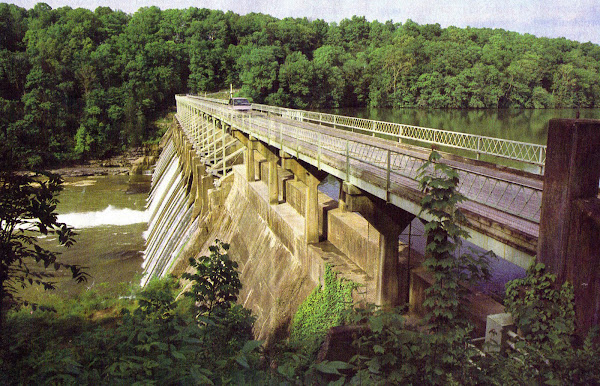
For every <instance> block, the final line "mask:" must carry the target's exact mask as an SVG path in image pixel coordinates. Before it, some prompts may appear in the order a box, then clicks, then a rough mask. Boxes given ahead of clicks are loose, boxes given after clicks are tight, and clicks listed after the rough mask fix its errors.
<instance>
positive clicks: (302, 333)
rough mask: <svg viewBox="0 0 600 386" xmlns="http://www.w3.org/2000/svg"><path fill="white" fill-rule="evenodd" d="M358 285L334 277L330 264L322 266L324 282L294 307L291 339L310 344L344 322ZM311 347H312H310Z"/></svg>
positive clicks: (318, 340) (335, 275) (319, 339)
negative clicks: (296, 308) (323, 267)
mask: <svg viewBox="0 0 600 386" xmlns="http://www.w3.org/2000/svg"><path fill="white" fill-rule="evenodd" d="M357 287H358V284H356V283H354V282H352V281H350V280H345V279H338V278H337V274H336V273H335V272H333V269H332V268H331V266H330V265H326V266H325V278H324V284H323V285H322V286H321V285H319V286H318V287H317V288H315V290H314V291H313V292H312V293H311V294H310V295H309V296H308V297H307V298H306V300H305V301H304V302H303V303H302V304H301V305H300V307H298V311H297V312H296V314H295V315H294V318H293V320H292V329H291V334H290V340H291V342H297V343H303V344H308V345H309V346H312V345H313V344H315V342H320V341H321V340H322V339H323V338H324V337H325V334H327V331H328V330H329V329H330V328H331V327H335V326H339V325H341V324H343V323H344V321H345V320H346V317H347V311H348V310H350V309H351V308H352V291H353V290H354V289H355V288H357ZM313 347H314V346H313Z"/></svg>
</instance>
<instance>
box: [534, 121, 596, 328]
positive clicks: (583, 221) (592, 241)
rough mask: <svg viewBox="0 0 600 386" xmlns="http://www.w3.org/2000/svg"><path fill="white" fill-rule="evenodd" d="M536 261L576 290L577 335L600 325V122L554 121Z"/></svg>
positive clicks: (547, 160) (551, 123)
mask: <svg viewBox="0 0 600 386" xmlns="http://www.w3.org/2000/svg"><path fill="white" fill-rule="evenodd" d="M545 169H546V170H545V174H544V193H543V196H542V211H541V217H540V235H539V241H538V257H537V259H538V261H540V262H542V263H544V264H546V267H547V268H548V269H549V270H550V271H551V272H553V273H554V274H556V275H557V277H558V281H559V282H564V281H565V280H568V281H569V282H571V283H572V284H573V287H574V291H575V314H576V324H577V330H578V331H579V332H580V333H586V332H587V331H588V330H589V329H590V328H591V327H593V326H598V325H600V199H599V198H598V180H599V179H600V120H586V119H552V120H550V124H549V130H548V147H547V158H546V167H545Z"/></svg>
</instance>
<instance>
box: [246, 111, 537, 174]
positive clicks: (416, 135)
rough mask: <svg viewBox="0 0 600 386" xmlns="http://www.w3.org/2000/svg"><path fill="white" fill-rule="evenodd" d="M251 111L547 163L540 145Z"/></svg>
mask: <svg viewBox="0 0 600 386" xmlns="http://www.w3.org/2000/svg"><path fill="white" fill-rule="evenodd" d="M252 108H253V109H254V110H256V111H261V112H265V113H270V114H276V115H279V116H282V117H284V118H289V119H295V120H299V121H307V122H313V123H318V124H325V125H329V126H333V127H344V128H347V129H351V130H353V131H358V132H363V133H367V134H369V135H383V136H387V137H392V138H396V139H397V140H398V141H401V140H412V141H416V142H421V143H427V144H433V145H440V146H446V147H449V148H453V149H460V150H466V151H468V152H471V153H475V154H476V157H477V158H479V156H480V155H489V156H494V157H500V158H504V159H508V160H511V161H516V162H520V163H525V164H531V165H535V166H537V167H538V169H539V171H540V172H541V171H542V170H543V167H544V163H545V162H546V146H544V145H539V144H533V143H526V142H519V141H511V140H508V139H501V138H493V137H486V136H482V135H475V134H467V133H459V132H454V131H447V130H438V129H430V128H425V127H419V126H411V125H404V124H399V123H392V122H382V121H373V120H369V119H363V118H354V117H346V116H340V115H333V114H326V113H318V112H312V111H303V110H294V109H286V108H282V107H276V106H268V105H261V104H256V103H255V104H253V105H252Z"/></svg>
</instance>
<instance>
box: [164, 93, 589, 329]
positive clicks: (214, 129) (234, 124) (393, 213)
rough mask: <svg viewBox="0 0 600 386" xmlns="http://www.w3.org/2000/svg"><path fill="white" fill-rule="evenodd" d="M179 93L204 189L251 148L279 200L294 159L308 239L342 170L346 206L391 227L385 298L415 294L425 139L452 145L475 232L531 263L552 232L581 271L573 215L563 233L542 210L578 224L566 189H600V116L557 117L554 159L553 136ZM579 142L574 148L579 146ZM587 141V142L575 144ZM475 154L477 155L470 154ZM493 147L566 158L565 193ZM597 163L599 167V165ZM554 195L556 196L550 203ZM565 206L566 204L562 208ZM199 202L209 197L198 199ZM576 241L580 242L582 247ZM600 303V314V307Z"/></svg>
mask: <svg viewBox="0 0 600 386" xmlns="http://www.w3.org/2000/svg"><path fill="white" fill-rule="evenodd" d="M176 102H177V119H178V121H179V124H180V126H181V128H182V129H183V130H182V132H181V134H179V135H180V137H181V138H179V139H176V140H177V141H179V142H181V143H183V142H185V143H186V145H185V146H184V147H185V148H186V151H185V154H184V155H183V157H184V158H187V159H188V160H189V164H190V165H192V164H194V163H193V162H192V160H196V161H200V163H201V164H202V166H201V167H200V168H198V169H197V170H192V171H191V172H192V173H193V174H194V175H195V178H194V181H197V182H194V184H196V186H197V187H198V189H200V187H201V186H204V187H203V189H207V187H206V183H203V182H202V180H203V177H202V176H206V177H210V179H209V181H210V182H211V183H214V184H215V185H218V184H219V180H220V179H222V178H224V177H225V176H227V175H228V174H229V173H230V172H231V170H232V167H233V166H234V165H235V164H239V163H240V162H239V160H240V158H241V155H242V153H243V154H244V159H245V164H246V177H247V179H248V181H254V180H255V178H256V173H257V169H256V164H257V161H256V160H255V158H256V157H260V158H263V159H264V161H265V162H264V163H262V167H261V166H259V169H258V171H259V173H260V171H261V170H262V168H263V167H264V168H265V172H266V174H267V180H268V186H269V198H270V199H269V201H270V203H271V204H272V205H276V204H278V203H279V197H280V189H282V188H281V187H282V186H285V184H283V185H282V184H281V176H280V175H278V173H279V171H278V170H282V169H285V170H289V171H292V172H293V174H294V178H295V179H297V180H300V181H301V182H303V183H304V184H305V185H306V201H305V204H304V206H303V215H304V218H305V238H306V242H307V243H314V242H318V241H319V233H320V232H319V229H318V224H319V221H318V217H319V213H318V212H319V208H318V202H317V186H318V184H319V183H320V181H321V180H322V179H323V178H324V177H325V176H326V175H327V174H329V175H332V176H334V177H336V178H338V179H339V180H341V181H342V187H341V191H340V201H339V206H340V208H341V209H342V210H343V211H350V212H358V213H360V214H361V215H362V216H363V217H364V218H365V219H367V221H369V223H370V224H371V225H372V226H373V227H374V228H375V229H377V231H379V233H380V235H381V236H380V242H379V244H380V245H379V260H378V263H377V264H378V267H377V276H378V277H377V298H378V301H379V303H380V304H395V303H398V300H399V298H400V299H402V298H405V297H406V296H407V294H406V293H403V291H402V289H399V283H398V279H397V277H398V275H399V274H400V272H401V271H402V270H403V269H408V268H407V267H402V266H400V264H399V263H398V236H399V234H400V233H401V232H402V230H403V229H404V228H405V227H406V226H407V225H408V223H409V222H410V221H411V220H412V219H413V218H414V216H420V217H421V218H422V219H423V220H429V218H427V216H426V215H424V214H422V213H420V211H421V208H420V205H419V203H420V200H421V198H422V197H423V193H422V192H421V191H420V189H419V183H418V181H417V175H418V170H419V168H420V167H421V166H422V165H423V164H424V163H425V162H426V160H427V158H428V156H429V154H430V149H428V148H426V147H424V145H426V146H432V145H433V146H436V147H438V148H440V149H442V150H444V152H443V153H442V155H443V159H442V161H441V162H444V163H446V164H447V165H449V166H451V167H452V168H454V169H455V170H456V171H457V172H458V174H459V176H460V186H459V191H460V192H461V193H462V194H463V195H464V196H465V197H466V198H467V200H466V201H465V202H463V203H461V204H460V209H461V210H462V212H463V213H464V214H465V216H466V218H467V220H468V224H464V225H463V226H464V227H465V229H466V230H467V231H468V232H469V233H470V235H471V239H470V240H469V241H471V242H472V243H474V244H475V245H478V246H480V247H481V248H484V249H486V250H492V251H493V252H494V253H496V254H497V255H498V256H500V257H502V258H504V259H506V260H508V261H511V262H513V263H515V264H517V265H519V266H521V267H524V268H526V267H528V266H529V265H530V264H531V262H532V261H533V260H534V256H536V254H537V253H538V240H544V246H542V249H543V250H546V249H548V250H551V253H552V254H553V256H555V255H556V256H560V257H546V258H545V259H546V261H547V262H548V263H549V264H550V265H551V266H553V267H555V268H556V271H555V272H558V273H559V276H561V275H562V276H561V277H563V278H565V277H569V278H570V280H571V281H573V280H574V279H573V278H572V276H573V274H572V273H571V274H569V273H568V272H569V270H568V269H566V268H565V264H566V263H565V261H566V252H560V251H566V250H567V249H568V248H567V247H566V245H567V244H568V242H567V241H568V238H569V231H568V229H567V228H568V226H567V225H564V226H562V228H560V229H559V231H558V233H557V232H555V231H554V230H552V231H547V232H540V229H546V228H548V227H544V226H542V228H540V219H544V218H548V219H551V220H549V221H542V224H546V223H547V224H550V223H553V224H558V223H560V224H568V223H569V222H570V221H571V219H570V217H569V216H571V212H572V211H571V208H572V205H571V204H565V203H563V202H562V201H565V200H566V202H570V201H569V200H571V201H572V200H573V199H578V198H586V199H591V200H597V199H598V198H597V195H598V180H599V178H600V175H598V174H600V159H598V158H599V157H598V154H600V151H599V150H600V145H598V144H600V136H599V134H596V133H597V132H600V130H598V122H597V121H585V120H581V121H571V120H553V121H551V124H550V132H551V133H557V134H556V137H557V138H556V139H551V138H549V141H548V143H549V145H548V147H549V148H551V147H552V146H554V147H558V146H560V147H561V152H562V153H561V155H560V157H561V158H560V160H556V157H555V160H554V161H551V160H550V159H549V162H548V163H547V162H546V151H547V149H546V147H545V146H542V145H536V144H528V143H523V142H517V141H509V140H503V139H497V138H490V137H484V136H477V135H471V134H465V133H455V132H449V131H443V130H435V129H427V128H421V127H414V126H408V125H401V124H394V123H388V122H378V121H371V120H365V119H359V118H350V117H343V116H336V115H331V114H323V113H316V112H308V111H301V110H293V109H285V108H279V107H273V106H265V105H257V104H253V105H252V111H251V112H241V111H235V110H232V109H230V108H229V107H228V106H227V105H226V104H225V101H223V100H215V99H210V98H201V97H195V96H184V95H178V96H176ZM573 122H575V123H573ZM579 123H581V124H579ZM565 125H571V126H573V127H574V128H575V129H574V130H571V131H572V133H573V134H569V135H572V136H573V138H575V139H574V140H572V141H571V140H570V139H569V138H566V137H565V136H566V135H567V134H558V133H563V132H565V127H564V126H565ZM566 131H568V130H566ZM583 131H585V132H586V133H587V134H586V137H585V138H586V139H585V140H582V138H583V137H582V136H581V135H582V134H581V133H582V132H583ZM588 132H589V133H588ZM567 136H568V135H567ZM596 137H599V138H596ZM588 140H589V141H590V142H588ZM577 141H579V142H577ZM594 141H595V142H594ZM551 143H553V145H551ZM593 143H595V144H596V145H593ZM419 145H420V146H419ZM569 146H572V147H573V149H571V148H568V149H567V147H569ZM582 146H583V147H585V151H581V152H579V150H577V151H575V150H574V149H575V148H577V149H580V148H582ZM586 146H587V147H586ZM594 146H596V147H594ZM573 152H575V153H577V152H579V155H580V156H583V157H585V158H583V159H584V160H585V161H582V160H580V159H579V158H577V157H571V156H569V154H572V153H573ZM457 153H460V155H459V154H457ZM584 153H585V154H586V155H587V156H586V155H584ZM468 154H471V155H472V157H471V158H468V157H466V156H465V155H468ZM590 154H591V156H590ZM481 156H484V157H488V159H489V157H493V158H495V159H501V160H508V161H509V162H510V163H511V164H512V165H514V164H520V165H522V166H521V167H522V168H523V169H530V170H531V169H535V170H537V171H539V172H543V171H544V168H546V180H548V175H549V171H550V170H549V169H548V167H552V168H554V169H556V170H559V169H560V170H559V171H558V172H556V173H558V174H557V175H560V176H559V177H556V178H554V179H552V181H551V184H550V185H549V186H550V189H551V190H552V191H553V195H554V196H555V197H553V198H552V199H547V198H545V196H544V197H543V190H544V178H543V177H542V176H541V175H540V174H537V173H532V172H526V171H522V170H518V169H515V168H511V167H506V166H500V165H497V164H494V163H490V162H484V161H482V160H480V159H479V158H480V157H481ZM586 163H587V164H586ZM278 165H280V166H278ZM594 165H596V166H595V170H596V171H591V172H589V171H590V170H592V169H594ZM565 168H570V169H569V170H573V171H577V170H585V171H586V173H579V175H578V176H575V177H573V176H571V174H569V173H567V174H566V175H565V176H566V177H565V176H563V175H562V174H564V171H565V170H564V169H565ZM578 168H579V169H578ZM554 169H553V170H554ZM590 173H591V175H590ZM550 174H551V173H550ZM575 174H577V173H575ZM584 174H585V175H584ZM565 178H566V179H565ZM577 179H579V180H581V181H583V180H585V181H588V180H589V181H594V180H595V182H593V183H586V184H585V185H586V188H585V189H583V190H582V189H579V188H576V189H575V190H576V191H577V192H575V191H573V192H574V193H573V194H571V193H572V192H571V190H572V189H570V186H571V185H573V184H575V185H577V186H578V187H579V186H580V185H582V184H583V183H581V184H580V183H579V182H577V181H576V180H577ZM546 184H548V181H546ZM546 189H548V187H546ZM561 189H562V191H561ZM584 190H585V192H584ZM563 191H566V192H567V193H564V192H563ZM284 197H285V195H284ZM557 200H558V201H560V200H562V201H561V202H558V201H557ZM543 201H544V202H546V201H548V203H546V204H544V205H543V204H542V202H543ZM578 205H579V206H578V207H581V208H584V209H581V210H579V212H581V213H583V212H585V213H590V211H591V212H594V211H597V202H596V201H590V202H586V203H585V204H581V203H580V204H578ZM557 208H562V209H558V212H557V210H556V209H557ZM199 211H201V209H198V210H196V212H199ZM557 213H558V214H557ZM590 216H591V217H590ZM584 217H585V216H584ZM588 217H589V218H591V219H592V222H594V221H595V224H596V225H595V226H594V227H592V228H593V232H597V229H598V220H597V219H598V218H600V216H597V215H596V214H595V212H594V214H593V215H588ZM588 217H586V218H588ZM581 221H582V223H585V224H587V222H586V221H588V220H585V219H583V218H582V220H581ZM586 226H587V225H586ZM593 232H592V233H593ZM597 234H598V233H595V234H592V236H590V237H588V238H589V240H588V242H589V243H592V244H593V243H597V242H598V237H596V236H594V235H597ZM561 243H562V244H561ZM573 245H574V244H573V243H571V248H572V247H573ZM590 245H591V244H590ZM544 248H545V249H544ZM588 249H590V251H593V250H594V249H593V248H592V247H589V248H588ZM559 250H560V251H559ZM597 250H598V248H596V251H597ZM559 252H560V253H559ZM590 253H591V252H590ZM594 253H597V252H594ZM549 254H550V252H548V253H546V255H549ZM557 254H558V255H557ZM540 256H541V254H540ZM539 259H540V258H539V257H538V260H539ZM588 260H590V259H588ZM542 261H544V260H542ZM589 264H592V266H593V267H597V265H598V262H597V259H595V260H594V259H591V260H590V261H589V262H588V265H589ZM593 264H596V265H593ZM592 266H590V268H593V267H592ZM571 270H572V269H571ZM596 271H597V270H596ZM565 275H566V276H565ZM590 280H591V281H590ZM599 281H600V279H598V278H597V277H595V276H594V277H590V278H589V280H588V279H585V280H583V281H581V284H582V285H583V284H585V286H583V287H585V289H586V291H589V290H591V289H590V286H592V287H593V288H594V289H593V291H595V292H594V293H597V292H599V290H600V282H599ZM592 282H593V283H592ZM596 288H597V289H596ZM592 298H593V299H595V298H594V297H592ZM594 307H595V308H594ZM594 307H592V308H594V309H600V301H598V304H596V305H595V306H594ZM594 312H595V315H596V316H595V318H596V319H597V318H598V310H596V311H594Z"/></svg>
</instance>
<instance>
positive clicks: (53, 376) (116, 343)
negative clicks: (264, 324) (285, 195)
mask: <svg viewBox="0 0 600 386" xmlns="http://www.w3.org/2000/svg"><path fill="white" fill-rule="evenodd" d="M175 287H176V282H174V281H173V279H172V278H168V279H161V280H158V279H154V280H152V281H151V282H150V283H149V285H148V286H147V287H146V288H143V289H141V290H140V291H139V292H137V302H136V301H134V300H127V299H122V300H121V303H120V304H122V305H124V306H125V307H126V308H123V310H122V312H121V313H118V312H117V311H116V308H115V307H114V306H113V307H112V308H104V309H102V310H99V311H98V310H96V311H94V310H87V311H84V310H81V311H80V312H81V313H76V314H73V313H72V307H69V306H65V307H57V308H58V309H59V312H58V314H53V315H50V314H49V313H46V312H39V311H38V312H36V313H32V314H30V313H24V312H20V313H14V314H12V315H11V317H10V318H9V319H8V321H7V325H6V329H4V330H2V331H1V332H0V333H1V334H2V336H3V337H4V338H7V337H10V339H6V340H5V341H6V342H9V343H8V344H7V345H5V346H3V347H2V348H0V354H1V355H0V383H1V384H3V385H12V384H48V383H49V384H56V383H60V384H232V383H233V384H248V383H249V384H259V383H262V382H261V379H262V378H264V373H263V372H261V371H260V370H259V369H258V364H259V357H258V353H257V350H258V348H259V347H260V345H261V342H257V341H253V340H251V326H252V322H253V319H252V318H251V317H249V313H248V312H240V311H241V307H240V308H237V307H232V308H231V309H230V310H229V311H228V312H227V313H225V314H224V315H223V316H222V318H216V317H215V318H214V319H213V323H212V324H200V325H199V324H198V321H197V319H196V318H195V313H196V311H195V307H194V305H193V304H192V303H191V302H185V301H184V302H175V301H174V296H175V292H174V290H175V289H176V288H175ZM90 296H91V295H90ZM102 302H103V301H102V300H96V301H92V300H91V299H90V300H88V303H93V304H99V303H102ZM136 303H137V304H136ZM93 308H95V306H94V307H93ZM70 309H71V311H69V310H70ZM62 310H65V311H67V312H68V313H66V314H63V313H62ZM100 315H108V317H102V316H100Z"/></svg>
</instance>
